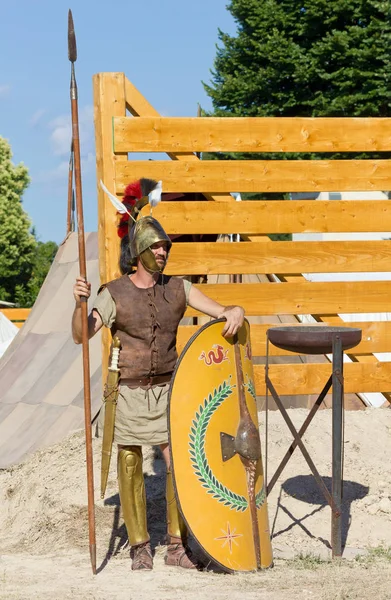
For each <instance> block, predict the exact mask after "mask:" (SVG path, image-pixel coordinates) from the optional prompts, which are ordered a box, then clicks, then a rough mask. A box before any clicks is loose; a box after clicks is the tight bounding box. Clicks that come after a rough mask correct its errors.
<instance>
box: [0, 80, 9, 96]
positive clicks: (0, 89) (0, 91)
mask: <svg viewBox="0 0 391 600" xmlns="http://www.w3.org/2000/svg"><path fill="white" fill-rule="evenodd" d="M10 91H11V86H10V85H9V83H5V84H3V85H0V98H4V97H5V96H7V95H8V94H9V93H10Z"/></svg>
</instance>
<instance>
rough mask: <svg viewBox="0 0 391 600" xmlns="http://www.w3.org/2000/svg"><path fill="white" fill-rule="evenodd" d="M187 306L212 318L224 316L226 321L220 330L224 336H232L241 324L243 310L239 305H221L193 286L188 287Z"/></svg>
mask: <svg viewBox="0 0 391 600" xmlns="http://www.w3.org/2000/svg"><path fill="white" fill-rule="evenodd" d="M189 306H191V307H192V308H194V309H195V310H199V311H200V312H203V313H205V314H206V315H209V316H210V317H213V318H214V319H220V318H223V317H224V318H225V319H226V321H227V322H226V324H225V326H224V329H223V331H222V334H223V336H224V337H232V336H233V335H235V333H236V332H237V331H238V330H239V329H240V327H241V326H242V325H243V321H244V310H243V308H242V307H241V306H223V305H222V304H219V303H218V302H216V301H215V300H213V299H212V298H209V296H206V295H205V294H204V293H203V292H201V290H199V289H198V288H196V287H194V286H191V288H190V293H189Z"/></svg>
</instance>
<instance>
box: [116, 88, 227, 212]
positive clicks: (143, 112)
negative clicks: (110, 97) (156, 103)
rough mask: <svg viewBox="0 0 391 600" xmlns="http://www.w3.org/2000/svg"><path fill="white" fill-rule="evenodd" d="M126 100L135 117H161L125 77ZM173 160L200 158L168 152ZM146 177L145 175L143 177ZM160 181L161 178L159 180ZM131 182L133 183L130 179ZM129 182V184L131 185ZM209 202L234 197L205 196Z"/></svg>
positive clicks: (187, 160) (223, 195)
mask: <svg viewBox="0 0 391 600" xmlns="http://www.w3.org/2000/svg"><path fill="white" fill-rule="evenodd" d="M125 98H126V108H127V109H128V110H129V112H130V113H131V114H132V115H133V116H135V117H160V115H159V113H158V112H157V110H156V109H155V108H154V107H153V106H152V105H151V104H150V103H149V102H148V100H146V98H144V96H143V95H142V94H141V93H140V92H139V91H138V89H137V88H136V87H135V86H134V85H133V83H131V82H130V81H129V79H127V78H126V77H125ZM167 154H168V156H169V157H170V158H171V160H178V161H186V162H198V161H199V158H198V156H196V155H195V154H193V153H192V152H185V153H181V152H177V153H176V152H168V153H167ZM143 177H144V175H143ZM158 179H160V177H159V178H158ZM129 181H131V180H130V179H129ZM129 181H128V183H129ZM204 196H205V198H206V199H207V200H214V201H220V202H230V201H231V200H232V196H231V195H230V194H204Z"/></svg>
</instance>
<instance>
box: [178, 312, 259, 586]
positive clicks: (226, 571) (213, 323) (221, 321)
mask: <svg viewBox="0 0 391 600" xmlns="http://www.w3.org/2000/svg"><path fill="white" fill-rule="evenodd" d="M225 322H226V319H225V318H220V319H213V320H212V321H209V323H205V324H204V325H202V326H201V327H200V328H199V329H198V331H196V332H195V333H193V335H192V336H191V338H190V339H189V340H188V342H187V343H186V345H185V346H184V348H183V350H182V352H181V354H180V356H179V357H178V360H177V363H176V365H175V369H174V371H173V374H172V378H171V381H170V388H169V392H168V410H167V419H168V428H167V429H168V447H169V450H170V465H171V475H172V481H173V485H174V492H175V499H176V501H177V505H178V509H179V512H180V513H181V515H182V518H183V520H184V522H185V525H186V527H187V529H188V531H189V532H190V533H191V535H192V536H193V538H194V539H195V541H196V542H197V544H198V545H199V546H200V548H202V551H203V552H204V554H205V555H206V556H207V557H208V558H210V560H211V561H212V562H213V563H214V564H215V565H218V566H219V567H220V568H221V569H222V570H223V571H224V572H225V573H230V574H233V573H251V572H256V571H257V568H256V567H255V568H254V569H252V570H251V571H245V570H239V569H230V568H229V567H226V566H225V565H223V564H222V563H221V562H219V561H218V560H217V559H216V558H214V557H213V556H212V555H211V554H210V553H209V552H207V550H205V548H204V546H203V545H202V544H201V542H200V541H199V539H198V537H196V536H195V535H194V533H193V530H192V528H191V527H190V525H189V522H188V521H187V519H186V517H185V516H184V514H183V511H182V506H181V502H180V499H179V494H178V490H177V486H176V477H175V468H174V465H175V461H174V459H173V454H172V446H171V428H170V423H171V418H170V417H171V393H172V388H173V384H174V381H175V376H176V374H177V371H178V369H179V366H180V364H181V362H182V359H183V357H184V355H185V354H186V352H187V350H188V348H189V347H190V346H191V344H192V343H193V341H194V340H195V339H196V338H197V337H198V336H199V335H200V334H201V333H203V332H204V331H205V330H206V329H208V327H211V326H212V325H216V323H225ZM244 322H246V323H247V325H248V326H249V327H250V323H249V322H248V320H247V319H246V318H245V319H244Z"/></svg>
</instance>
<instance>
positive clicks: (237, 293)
mask: <svg viewBox="0 0 391 600" xmlns="http://www.w3.org/2000/svg"><path fill="white" fill-rule="evenodd" d="M196 287H199V289H201V290H202V291H203V292H204V293H205V294H206V295H207V296H210V297H211V298H213V299H214V300H216V301H217V302H219V303H220V304H222V305H224V306H227V305H230V304H232V303H235V304H239V305H241V306H243V307H244V309H245V311H246V313H247V314H248V315H256V316H258V315H297V314H312V315H317V314H325V313H328V314H330V313H369V312H387V311H388V310H389V308H390V297H391V281H371V282H370V285H368V281H342V282H317V283H312V282H308V281H305V282H299V283H284V284H282V283H262V284H260V283H242V284H235V283H233V284H228V283H226V284H224V283H222V284H206V285H201V286H198V285H197V286H196ZM198 314H199V313H198V312H197V311H195V310H193V309H192V308H190V307H188V309H187V311H186V316H188V317H189V316H194V315H198Z"/></svg>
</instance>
